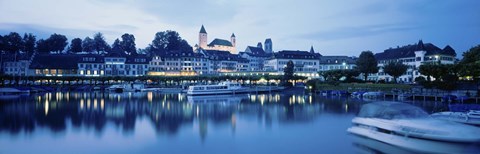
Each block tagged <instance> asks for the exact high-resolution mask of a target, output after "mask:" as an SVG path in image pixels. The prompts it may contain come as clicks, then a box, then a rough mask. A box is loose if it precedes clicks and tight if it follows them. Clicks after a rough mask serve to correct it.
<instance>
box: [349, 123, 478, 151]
mask: <svg viewBox="0 0 480 154" xmlns="http://www.w3.org/2000/svg"><path fill="white" fill-rule="evenodd" d="M347 131H348V132H349V133H351V134H353V135H358V136H361V137H366V138H369V139H373V140H377V141H380V142H383V143H387V144H390V145H394V146H398V147H401V148H405V149H408V150H412V151H415V152H421V153H470V152H472V151H476V150H479V149H478V143H459V142H444V141H436V140H428V139H420V138H414V137H408V136H400V135H394V134H387V133H382V132H378V131H375V130H371V129H367V128H362V127H357V126H354V127H351V128H349V129H348V130H347ZM475 148H477V149H475Z"/></svg>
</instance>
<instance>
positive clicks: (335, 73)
mask: <svg viewBox="0 0 480 154" xmlns="http://www.w3.org/2000/svg"><path fill="white" fill-rule="evenodd" d="M319 75H320V76H322V77H323V78H324V79H325V81H327V82H329V83H330V84H333V85H338V84H339V81H340V78H342V77H344V76H345V72H344V71H343V70H341V69H336V70H328V71H322V72H319Z"/></svg>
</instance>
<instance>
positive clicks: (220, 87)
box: [187, 82, 248, 95]
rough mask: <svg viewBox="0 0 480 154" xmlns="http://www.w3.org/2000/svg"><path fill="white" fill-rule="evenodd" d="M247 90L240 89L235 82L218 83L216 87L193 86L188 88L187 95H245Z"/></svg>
mask: <svg viewBox="0 0 480 154" xmlns="http://www.w3.org/2000/svg"><path fill="white" fill-rule="evenodd" d="M246 92H248V89H247V88H244V87H242V86H241V85H240V84H239V83H235V82H220V83H219V84H216V85H194V86H189V87H188V90H187V95H220V94H236V93H246Z"/></svg>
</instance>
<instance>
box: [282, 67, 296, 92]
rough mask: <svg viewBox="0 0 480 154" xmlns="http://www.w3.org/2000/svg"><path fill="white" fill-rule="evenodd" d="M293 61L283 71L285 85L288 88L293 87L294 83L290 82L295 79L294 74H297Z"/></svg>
mask: <svg viewBox="0 0 480 154" xmlns="http://www.w3.org/2000/svg"><path fill="white" fill-rule="evenodd" d="M294 67H295V66H294V65H293V61H291V60H290V61H288V62H287V66H286V67H285V68H284V69H283V85H284V86H287V87H291V86H292V83H290V80H292V79H293V77H294V76H293V74H294V73H295V70H294Z"/></svg>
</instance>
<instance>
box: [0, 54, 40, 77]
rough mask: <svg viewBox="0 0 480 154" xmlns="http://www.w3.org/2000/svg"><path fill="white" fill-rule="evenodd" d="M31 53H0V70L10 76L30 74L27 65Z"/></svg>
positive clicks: (30, 58) (29, 61)
mask: <svg viewBox="0 0 480 154" xmlns="http://www.w3.org/2000/svg"><path fill="white" fill-rule="evenodd" d="M32 57H33V56H32V54H26V53H22V54H16V55H10V54H1V56H0V61H1V62H0V67H1V69H0V72H1V73H2V74H5V75H11V76H29V75H31V74H32V72H31V71H29V69H28V66H29V65H30V63H31V60H32Z"/></svg>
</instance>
